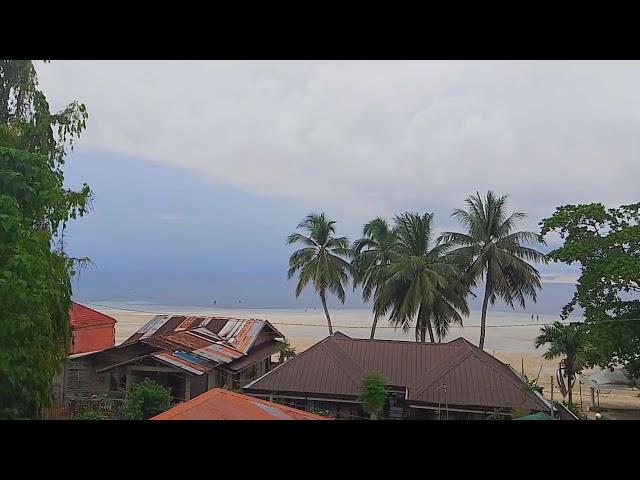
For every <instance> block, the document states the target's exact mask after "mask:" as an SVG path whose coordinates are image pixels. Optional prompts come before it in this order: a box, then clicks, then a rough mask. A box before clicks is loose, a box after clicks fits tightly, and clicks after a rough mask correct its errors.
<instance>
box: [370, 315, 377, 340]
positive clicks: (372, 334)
mask: <svg viewBox="0 0 640 480" xmlns="http://www.w3.org/2000/svg"><path fill="white" fill-rule="evenodd" d="M377 324H378V316H377V315H374V316H373V325H371V340H373V337H375V335H376V325H377Z"/></svg>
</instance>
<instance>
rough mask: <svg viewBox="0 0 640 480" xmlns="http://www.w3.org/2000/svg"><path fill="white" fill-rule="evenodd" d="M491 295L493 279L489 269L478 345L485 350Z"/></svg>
mask: <svg viewBox="0 0 640 480" xmlns="http://www.w3.org/2000/svg"><path fill="white" fill-rule="evenodd" d="M490 296H491V280H490V278H489V272H488V271H487V282H486V285H485V287H484V301H483V302H482V316H481V317H480V342H479V343H478V347H480V349H481V350H484V335H485V327H486V323H487V305H488V304H489V297H490Z"/></svg>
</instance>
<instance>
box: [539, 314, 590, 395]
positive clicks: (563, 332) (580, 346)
mask: <svg viewBox="0 0 640 480" xmlns="http://www.w3.org/2000/svg"><path fill="white" fill-rule="evenodd" d="M546 344H548V345H549V347H548V349H547V351H546V352H545V353H544V355H543V357H544V358H545V359H546V360H552V359H554V358H558V357H563V358H562V360H560V364H559V367H558V372H559V373H560V375H559V376H558V377H557V378H558V386H559V387H560V390H561V391H562V390H566V393H568V395H569V402H571V401H572V391H573V386H574V384H575V379H576V375H577V374H578V373H580V371H581V370H582V369H583V368H584V366H585V364H586V358H587V355H588V354H589V353H590V352H591V351H592V349H593V347H592V346H591V345H590V344H589V343H588V342H587V339H586V335H585V326H584V325H583V324H580V323H570V324H568V325H565V324H562V323H560V322H554V323H553V325H545V326H543V327H542V328H541V329H540V335H538V337H536V339H535V341H534V346H535V347H536V348H539V347H541V346H542V345H546ZM564 377H566V378H567V385H566V387H565V386H564V380H563V378H564ZM564 394H565V393H564V392H563V395H564Z"/></svg>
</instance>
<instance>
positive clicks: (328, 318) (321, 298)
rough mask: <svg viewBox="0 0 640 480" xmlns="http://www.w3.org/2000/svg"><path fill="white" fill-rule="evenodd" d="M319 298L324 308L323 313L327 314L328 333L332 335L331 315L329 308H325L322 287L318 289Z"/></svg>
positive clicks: (325, 300)
mask: <svg viewBox="0 0 640 480" xmlns="http://www.w3.org/2000/svg"><path fill="white" fill-rule="evenodd" d="M320 300H322V307H323V308H324V314H325V315H326V316H327V325H329V335H333V327H332V326H331V317H330V316H329V310H328V309H327V298H326V296H325V293H324V289H323V290H320Z"/></svg>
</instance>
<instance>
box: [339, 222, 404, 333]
mask: <svg viewBox="0 0 640 480" xmlns="http://www.w3.org/2000/svg"><path fill="white" fill-rule="evenodd" d="M362 235H363V237H362V238H360V239H358V240H356V241H355V242H354V243H353V260H352V261H351V265H352V266H353V271H354V281H353V288H354V289H355V288H356V287H358V285H362V299H363V300H364V301H365V302H368V301H369V300H370V299H371V296H372V295H374V296H375V294H376V291H377V289H378V286H379V285H380V283H381V282H382V280H383V278H384V275H383V274H384V271H385V269H386V268H387V267H388V266H389V265H390V264H391V261H392V259H393V258H394V256H395V255H396V254H397V250H398V247H399V242H398V237H397V236H396V234H395V232H394V231H393V229H392V228H391V227H390V226H389V224H388V223H387V221H386V220H385V219H383V218H380V217H378V218H375V219H374V220H372V221H370V222H369V223H367V224H366V225H365V226H364V227H363V229H362ZM378 318H379V315H376V314H375V312H374V316H373V324H372V326H371V337H370V338H371V340H373V338H374V337H375V334H376V326H377V324H378Z"/></svg>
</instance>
